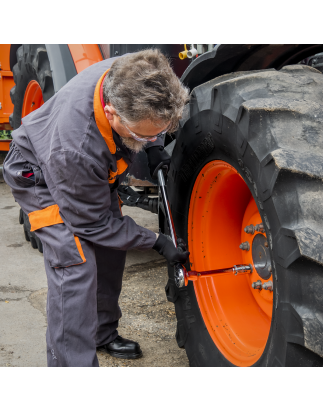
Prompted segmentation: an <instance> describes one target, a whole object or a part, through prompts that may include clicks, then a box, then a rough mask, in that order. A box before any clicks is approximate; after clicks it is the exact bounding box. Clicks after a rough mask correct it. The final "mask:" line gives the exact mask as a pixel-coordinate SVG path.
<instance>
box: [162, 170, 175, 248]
mask: <svg viewBox="0 0 323 411" xmlns="http://www.w3.org/2000/svg"><path fill="white" fill-rule="evenodd" d="M157 177H158V183H159V187H160V191H161V195H162V200H163V204H164V208H165V213H166V218H167V223H168V228H169V232H170V236H171V239H172V241H173V243H174V246H175V247H176V248H177V241H176V232H175V227H174V223H173V219H172V215H171V212H170V209H169V204H168V198H167V193H166V184H165V179H164V174H163V172H162V170H161V169H159V170H158V173H157Z"/></svg>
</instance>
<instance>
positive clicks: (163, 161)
mask: <svg viewBox="0 0 323 411" xmlns="http://www.w3.org/2000/svg"><path fill="white" fill-rule="evenodd" d="M145 151H146V153H147V157H148V167H149V170H150V175H151V177H152V178H157V171H158V170H159V169H160V168H161V167H163V166H167V167H168V168H169V164H170V156H169V155H168V154H167V152H166V151H165V150H164V147H163V146H153V147H148V148H146V149H145Z"/></svg>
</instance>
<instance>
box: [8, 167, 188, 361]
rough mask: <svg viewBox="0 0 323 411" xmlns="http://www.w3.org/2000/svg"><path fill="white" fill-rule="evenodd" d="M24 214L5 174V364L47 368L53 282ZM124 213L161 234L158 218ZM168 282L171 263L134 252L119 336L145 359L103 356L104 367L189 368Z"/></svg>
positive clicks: (128, 267)
mask: <svg viewBox="0 0 323 411" xmlns="http://www.w3.org/2000/svg"><path fill="white" fill-rule="evenodd" d="M18 213H19V206H18V204H17V203H15V201H14V199H13V197H12V195H11V192H10V189H9V187H8V186H7V185H6V184H5V183H4V181H3V178H2V173H1V170H0V227H1V230H0V258H1V260H0V366H1V367H44V366H46V342H45V332H46V327H47V324H46V297H47V280H46V275H45V269H44V262H43V256H42V254H41V253H39V251H38V250H34V249H33V248H32V247H31V245H30V243H28V242H26V241H25V238H24V234H23V229H22V226H21V225H20V224H19V222H18ZM123 213H124V214H127V215H130V216H131V217H133V218H134V219H135V221H136V222H137V223H138V224H140V225H143V226H144V227H147V228H149V229H151V230H153V231H158V223H157V216H156V215H154V214H151V213H149V212H146V211H143V210H140V209H136V208H130V207H123ZM166 282H167V269H166V264H165V261H164V259H163V258H161V256H160V255H159V254H158V253H157V252H155V251H154V250H151V251H149V252H139V251H135V250H133V251H129V252H128V255H127V261H126V269H125V273H124V280H123V289H122V293H121V298H120V307H121V309H122V313H123V316H122V318H121V320H120V325H119V333H120V335H122V336H123V337H126V338H130V339H134V340H136V341H138V342H139V343H140V346H141V348H142V350H143V354H144V355H143V357H142V358H140V359H138V360H119V359H116V358H113V357H111V356H109V355H108V354H105V353H102V352H98V358H99V363H100V366H103V367H150V366H156V367H160V366H168V367H187V366H188V360H187V357H186V354H185V350H183V349H180V348H178V346H177V343H176V340H175V331H176V317H175V311H174V307H173V304H172V303H169V302H168V301H167V299H166V296H165V285H166Z"/></svg>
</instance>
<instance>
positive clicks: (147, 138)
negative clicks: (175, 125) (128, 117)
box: [123, 124, 169, 142]
mask: <svg viewBox="0 0 323 411" xmlns="http://www.w3.org/2000/svg"><path fill="white" fill-rule="evenodd" d="M123 126H124V127H125V128H126V129H127V131H128V132H129V133H130V135H131V137H133V138H134V139H135V140H136V141H141V142H145V141H156V140H157V138H158V137H162V136H163V135H165V134H166V133H167V131H168V129H169V126H168V127H167V128H166V130H164V131H162V132H161V133H159V134H157V135H156V136H153V137H145V138H142V137H138V136H137V134H135V133H134V132H133V131H131V130H130V129H129V128H128V127H127V126H126V125H125V124H123Z"/></svg>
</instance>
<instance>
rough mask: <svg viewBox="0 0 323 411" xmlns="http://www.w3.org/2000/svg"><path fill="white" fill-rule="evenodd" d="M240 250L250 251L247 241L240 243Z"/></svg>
mask: <svg viewBox="0 0 323 411" xmlns="http://www.w3.org/2000/svg"><path fill="white" fill-rule="evenodd" d="M239 248H240V250H246V251H249V250H250V244H249V243H248V241H245V242H244V243H241V244H240V245H239Z"/></svg>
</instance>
